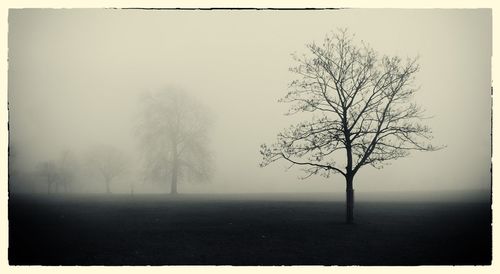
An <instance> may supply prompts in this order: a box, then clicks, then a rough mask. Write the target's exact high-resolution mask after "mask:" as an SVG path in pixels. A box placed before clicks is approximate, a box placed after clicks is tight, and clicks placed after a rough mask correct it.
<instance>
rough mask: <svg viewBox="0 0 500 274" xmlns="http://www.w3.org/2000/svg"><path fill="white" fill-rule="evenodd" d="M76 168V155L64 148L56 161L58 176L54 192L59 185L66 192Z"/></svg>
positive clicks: (57, 190)
mask: <svg viewBox="0 0 500 274" xmlns="http://www.w3.org/2000/svg"><path fill="white" fill-rule="evenodd" d="M77 169H78V160H77V158H76V155H75V154H74V153H73V152H71V151H69V150H64V151H63V152H61V156H60V158H59V160H58V162H57V171H58V176H57V180H56V192H59V186H62V187H63V188H64V192H68V189H69V187H70V186H71V184H72V183H73V181H74V179H75V177H76V172H77Z"/></svg>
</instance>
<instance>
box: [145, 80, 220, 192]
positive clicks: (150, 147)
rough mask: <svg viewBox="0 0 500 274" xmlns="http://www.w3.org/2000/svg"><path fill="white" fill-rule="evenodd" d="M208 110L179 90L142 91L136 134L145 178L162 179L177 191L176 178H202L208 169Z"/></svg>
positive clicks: (207, 173) (210, 165)
mask: <svg viewBox="0 0 500 274" xmlns="http://www.w3.org/2000/svg"><path fill="white" fill-rule="evenodd" d="M209 127H210V118H209V113H208V111H207V110H206V109H205V108H204V107H203V106H202V105H201V104H200V103H198V102H197V101H196V100H195V99H194V98H192V97H190V96H189V95H188V94H187V93H185V92H183V91H180V90H174V89H170V90H166V91H163V92H156V93H149V94H144V96H143V98H142V101H141V117H140V122H139V125H138V127H137V135H138V137H139V140H140V145H141V148H142V152H143V155H144V162H145V165H144V172H145V177H146V179H147V180H151V181H163V182H166V181H168V179H170V185H171V188H170V193H171V194H176V193H177V184H178V181H179V179H181V178H182V179H184V180H192V181H202V180H205V179H207V178H208V176H209V175H210V171H211V169H212V162H211V156H210V153H209V149H208V130H209Z"/></svg>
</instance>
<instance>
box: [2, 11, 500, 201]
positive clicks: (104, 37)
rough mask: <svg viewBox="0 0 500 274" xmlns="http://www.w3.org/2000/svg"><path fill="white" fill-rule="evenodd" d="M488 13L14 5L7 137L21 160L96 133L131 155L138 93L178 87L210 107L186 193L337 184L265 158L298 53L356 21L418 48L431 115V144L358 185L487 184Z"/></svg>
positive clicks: (355, 29) (401, 49) (385, 50)
mask: <svg viewBox="0 0 500 274" xmlns="http://www.w3.org/2000/svg"><path fill="white" fill-rule="evenodd" d="M491 20H492V19H491V12H490V11H489V10H480V9H475V10H442V9H441V10H439V9H429V10H397V9H387V10H383V9H377V10H368V9H367V10H364V9H350V10H349V9H348V10H339V11H333V10H323V11H245V10H241V11H229V10H228V11H187V10H186V11H143V10H104V9H89V10H77V9H73V10H56V9H54V10H49V9H40V10H28V9H24V10H11V11H10V13H9V76H8V77H9V78H8V80H9V90H8V92H9V98H8V99H9V109H10V111H9V114H10V138H11V140H10V142H11V144H12V145H15V146H16V149H17V151H18V153H19V157H20V158H21V159H22V161H23V163H24V166H25V167H26V169H27V170H28V169H30V168H33V166H34V164H35V163H36V162H37V161H40V160H45V159H50V158H54V157H56V156H57V155H58V154H59V153H60V151H61V150H63V149H71V150H73V151H75V152H76V153H80V152H82V151H84V150H85V149H86V148H87V147H88V146H91V145H94V144H113V145H115V146H118V147H120V148H122V149H123V150H126V151H128V152H129V153H130V154H131V155H137V151H136V149H137V141H136V139H135V138H134V135H133V128H134V126H135V123H136V121H137V118H136V117H137V112H138V104H139V95H140V94H141V93H142V92H144V91H155V90H160V89H162V88H164V87H167V86H172V85H173V86H178V87H182V88H183V89H185V90H187V91H189V92H190V93H191V94H192V95H193V96H195V97H197V98H198V100H199V101H201V102H202V103H203V104H205V105H206V106H207V107H208V108H210V109H211V110H212V112H213V113H214V116H215V122H214V128H213V132H212V134H211V136H210V137H211V144H212V150H213V151H214V157H215V161H216V164H215V166H216V172H215V176H214V178H213V181H212V183H211V184H209V185H202V186H200V185H194V186H193V185H182V186H180V191H183V190H184V191H209V190H210V191H214V192H247V191H251V192H266V191H273V192H303V191H311V192H324V191H343V189H344V188H345V183H344V180H343V178H342V177H340V176H333V177H331V178H329V179H324V178H321V177H311V178H309V179H307V180H298V179H297V176H298V175H300V174H301V173H300V172H299V171H298V170H297V169H292V170H289V171H286V167H287V166H288V165H286V164H285V163H277V164H274V165H271V166H268V167H266V168H259V166H258V164H259V162H260V159H261V156H260V154H259V146H260V144H261V143H264V142H266V143H270V142H273V141H274V140H275V136H276V134H277V133H278V132H279V131H280V130H282V129H283V128H284V127H287V126H288V125H291V124H294V123H296V122H297V121H298V120H297V118H295V117H290V116H285V115H283V114H284V113H285V112H286V111H287V109H288V107H289V106H288V105H286V104H283V103H278V102H277V101H278V99H279V98H281V97H283V96H284V95H285V94H286V92H287V86H288V84H289V82H290V81H291V80H293V79H294V75H293V74H292V73H290V72H289V71H288V68H289V67H291V66H293V65H294V62H293V60H292V58H291V55H290V54H291V53H294V52H296V53H306V48H305V44H306V43H310V42H312V41H318V42H319V41H321V40H322V39H323V38H324V36H325V34H327V33H329V32H330V31H332V30H333V31H334V30H336V29H337V28H348V29H349V31H350V32H351V33H354V34H355V35H356V38H357V39H358V41H360V40H363V41H366V42H368V43H369V44H370V45H371V46H372V47H373V48H374V49H375V50H377V51H378V52H379V53H380V54H387V55H397V56H400V57H403V58H405V57H414V56H419V64H420V67H421V70H420V72H419V73H418V74H417V79H416V83H417V84H418V85H419V86H420V90H419V92H418V93H417V96H416V98H415V100H416V101H417V102H418V103H419V104H420V105H421V106H423V107H424V108H425V109H426V113H427V114H428V115H429V116H433V118H432V119H430V120H427V121H425V122H426V124H428V125H429V126H430V127H431V128H432V129H433V132H434V136H435V138H434V140H433V143H434V144H436V145H446V148H445V149H443V150H440V151H436V152H426V153H419V152H416V153H413V154H412V155H411V156H410V157H407V158H404V159H400V160H398V161H396V162H393V164H392V165H390V166H387V167H385V168H384V169H382V170H376V169H373V168H371V167H365V168H364V169H362V170H361V171H360V173H359V174H358V175H357V177H356V179H355V186H354V187H355V189H356V190H357V191H379V190H380V191H387V190H398V191H399V190H401V191H417V190H418V191H420V190H436V189H438V190H457V189H458V190H462V189H488V188H489V187H490V156H491V155H490V147H491V142H490V133H491V130H490V125H491V123H490V117H491V116H490V115H491V97H490V86H491V52H492V48H491V45H492V41H491V32H492V30H491Z"/></svg>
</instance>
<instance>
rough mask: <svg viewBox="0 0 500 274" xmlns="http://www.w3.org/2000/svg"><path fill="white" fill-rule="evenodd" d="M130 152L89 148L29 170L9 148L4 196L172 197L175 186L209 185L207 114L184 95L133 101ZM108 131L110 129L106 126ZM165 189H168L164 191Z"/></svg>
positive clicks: (172, 92) (173, 92)
mask: <svg viewBox="0 0 500 274" xmlns="http://www.w3.org/2000/svg"><path fill="white" fill-rule="evenodd" d="M138 105H139V109H140V112H139V115H138V117H137V120H136V121H135V122H136V124H135V128H134V129H135V130H134V132H131V134H132V135H133V136H134V138H136V139H137V146H136V147H135V148H134V150H136V151H137V152H138V153H135V154H131V153H127V150H126V149H124V148H120V147H118V146H115V145H114V144H112V143H108V144H104V143H101V144H90V145H88V146H87V147H86V148H84V149H83V150H80V151H78V152H77V151H75V150H70V149H65V150H62V151H60V152H58V153H57V156H56V157H47V158H46V159H44V160H41V161H37V162H36V164H34V165H31V166H30V165H26V164H25V163H22V162H21V161H19V159H18V155H19V152H20V150H22V148H18V147H17V146H16V145H12V144H10V145H9V190H10V191H11V192H31V193H43V192H45V193H71V192H73V193H108V194H109V193H112V192H117V193H130V194H133V193H134V192H158V191H160V192H171V193H174V194H175V193H177V192H178V191H177V183H178V182H183V181H189V182H204V181H207V180H209V175H210V174H211V170H212V166H213V164H212V156H211V151H210V150H209V147H208V145H209V139H208V130H209V128H210V125H211V118H210V115H209V111H208V110H207V109H206V108H205V107H204V106H203V105H202V104H201V103H199V102H197V101H196V99H194V98H193V97H191V96H189V95H188V94H187V93H186V92H185V91H183V90H180V89H176V88H167V89H164V90H161V91H157V92H149V93H144V94H142V96H140V98H138ZM110 126H112V125H110ZM168 186H170V188H168Z"/></svg>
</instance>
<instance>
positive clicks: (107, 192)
mask: <svg viewBox="0 0 500 274" xmlns="http://www.w3.org/2000/svg"><path fill="white" fill-rule="evenodd" d="M109 185H110V182H109V180H106V194H111V188H110V187H109Z"/></svg>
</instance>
